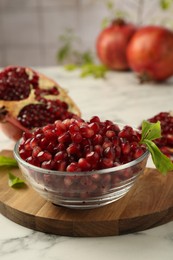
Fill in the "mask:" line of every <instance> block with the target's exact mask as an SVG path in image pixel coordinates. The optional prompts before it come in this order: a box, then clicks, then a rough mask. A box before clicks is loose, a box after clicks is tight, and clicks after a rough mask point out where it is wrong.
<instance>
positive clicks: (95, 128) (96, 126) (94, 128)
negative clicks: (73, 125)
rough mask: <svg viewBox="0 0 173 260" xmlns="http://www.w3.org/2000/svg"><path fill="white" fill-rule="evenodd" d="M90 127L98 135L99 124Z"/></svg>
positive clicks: (91, 124) (94, 123) (92, 124)
mask: <svg viewBox="0 0 173 260" xmlns="http://www.w3.org/2000/svg"><path fill="white" fill-rule="evenodd" d="M88 126H89V127H90V128H91V129H92V130H93V131H94V134H97V133H98V132H99V130H100V127H99V124H98V123H97V122H93V123H90V124H89V125H88Z"/></svg>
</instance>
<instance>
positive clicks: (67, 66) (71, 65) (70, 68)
mask: <svg viewBox="0 0 173 260" xmlns="http://www.w3.org/2000/svg"><path fill="white" fill-rule="evenodd" d="M64 68H65V69H66V70H68V71H73V70H76V69H77V68H78V66H77V65H76V64H67V65H65V66H64Z"/></svg>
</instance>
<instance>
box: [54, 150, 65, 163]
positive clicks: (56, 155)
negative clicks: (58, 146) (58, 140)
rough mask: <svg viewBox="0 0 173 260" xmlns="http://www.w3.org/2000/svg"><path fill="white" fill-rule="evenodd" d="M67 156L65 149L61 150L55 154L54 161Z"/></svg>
mask: <svg viewBox="0 0 173 260" xmlns="http://www.w3.org/2000/svg"><path fill="white" fill-rule="evenodd" d="M65 158H67V153H66V152H63V151H59V152H57V153H56V154H55V156H54V161H62V160H64V159H65Z"/></svg>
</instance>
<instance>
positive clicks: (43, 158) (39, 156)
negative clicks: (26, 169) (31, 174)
mask: <svg viewBox="0 0 173 260" xmlns="http://www.w3.org/2000/svg"><path fill="white" fill-rule="evenodd" d="M37 159H38V160H39V162H44V161H49V160H51V159H52V155H51V154H50V153H49V152H44V151H41V152H39V153H38V154H37Z"/></svg>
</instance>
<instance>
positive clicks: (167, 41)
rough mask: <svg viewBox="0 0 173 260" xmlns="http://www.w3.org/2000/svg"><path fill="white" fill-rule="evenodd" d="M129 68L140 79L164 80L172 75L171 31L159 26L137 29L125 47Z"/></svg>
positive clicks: (172, 50) (172, 45) (172, 47)
mask: <svg viewBox="0 0 173 260" xmlns="http://www.w3.org/2000/svg"><path fill="white" fill-rule="evenodd" d="M127 58H128V63H129V65H130V68H131V69H132V70H133V71H135V72H137V73H138V75H139V78H140V79H141V81H147V80H153V81H164V80H166V79H167V78H169V77H170V76H172V75H173V32H172V31H170V30H168V29H166V28H164V27H160V26H146V27H143V28H141V29H139V30H138V31H137V32H136V33H135V34H134V36H133V37H132V39H131V41H130V42H129V44H128V47H127Z"/></svg>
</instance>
